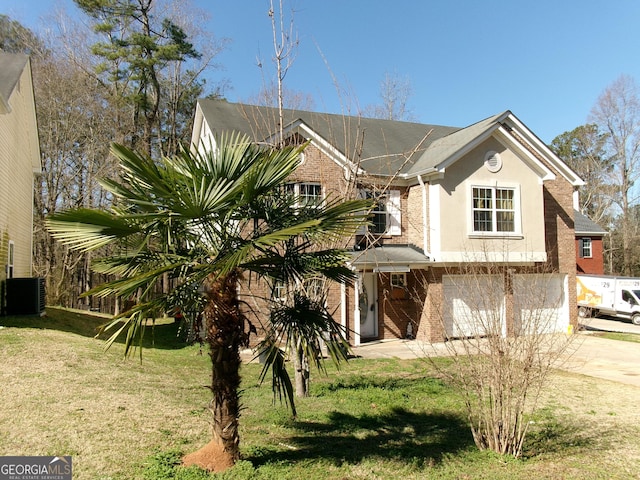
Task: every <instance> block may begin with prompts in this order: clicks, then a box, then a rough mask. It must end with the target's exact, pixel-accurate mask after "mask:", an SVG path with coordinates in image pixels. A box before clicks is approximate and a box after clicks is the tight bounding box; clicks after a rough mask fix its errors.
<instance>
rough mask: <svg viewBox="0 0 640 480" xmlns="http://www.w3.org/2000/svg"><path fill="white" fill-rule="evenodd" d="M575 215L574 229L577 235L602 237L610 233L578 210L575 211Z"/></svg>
mask: <svg viewBox="0 0 640 480" xmlns="http://www.w3.org/2000/svg"><path fill="white" fill-rule="evenodd" d="M573 213H574V229H575V232H576V233H575V234H576V235H593V236H602V235H607V234H608V233H609V232H607V231H606V230H605V229H604V228H602V227H601V226H600V225H598V224H597V223H596V222H594V221H593V220H591V219H590V218H589V217H587V216H586V215H583V214H582V213H580V212H579V211H578V210H574V212H573Z"/></svg>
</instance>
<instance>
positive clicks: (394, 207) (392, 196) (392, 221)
mask: <svg viewBox="0 0 640 480" xmlns="http://www.w3.org/2000/svg"><path fill="white" fill-rule="evenodd" d="M387 212H389V228H388V230H387V233H388V234H389V235H401V234H402V223H401V218H400V190H389V199H388V201H387Z"/></svg>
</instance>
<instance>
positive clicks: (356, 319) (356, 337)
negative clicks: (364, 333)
mask: <svg viewBox="0 0 640 480" xmlns="http://www.w3.org/2000/svg"><path fill="white" fill-rule="evenodd" d="M362 275H364V274H363V273H359V274H358V276H357V278H356V280H355V282H353V300H354V302H353V304H354V308H353V346H354V347H357V346H359V345H360V283H362V281H363V278H362Z"/></svg>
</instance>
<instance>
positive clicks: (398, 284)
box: [391, 273, 407, 288]
mask: <svg viewBox="0 0 640 480" xmlns="http://www.w3.org/2000/svg"><path fill="white" fill-rule="evenodd" d="M391 286H392V287H395V288H405V287H406V286H407V274H406V273H392V274H391Z"/></svg>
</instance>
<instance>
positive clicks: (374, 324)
mask: <svg viewBox="0 0 640 480" xmlns="http://www.w3.org/2000/svg"><path fill="white" fill-rule="evenodd" d="M376 279H377V274H375V273H363V274H362V287H361V288H362V291H361V292H360V305H359V307H360V336H361V337H362V338H374V337H377V336H378V308H377V303H378V302H377V300H378V299H377V296H378V295H377V294H378V288H377V287H378V285H377V282H376Z"/></svg>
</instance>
